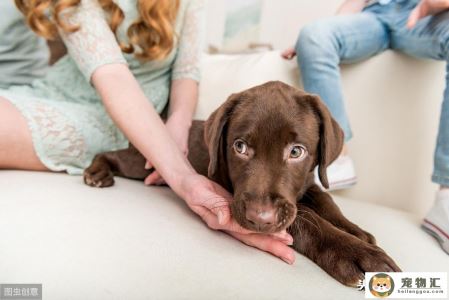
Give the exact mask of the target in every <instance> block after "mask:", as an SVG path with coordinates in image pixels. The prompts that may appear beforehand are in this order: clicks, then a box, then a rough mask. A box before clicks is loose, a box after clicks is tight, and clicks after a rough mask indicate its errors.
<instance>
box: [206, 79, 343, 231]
mask: <svg viewBox="0 0 449 300" xmlns="http://www.w3.org/2000/svg"><path fill="white" fill-rule="evenodd" d="M204 136H205V141H206V145H207V146H208V150H209V156H210V162H209V169H208V175H209V178H211V179H213V180H214V181H216V182H218V183H219V184H221V185H223V186H224V187H225V188H226V189H227V190H229V191H230V192H232V193H233V194H234V201H233V202H232V203H231V212H232V215H233V217H234V218H235V219H236V221H237V222H238V223H239V224H240V225H241V226H243V227H244V228H247V229H250V230H253V231H258V232H264V233H273V232H277V231H280V230H283V229H285V228H287V227H288V226H290V225H291V223H292V222H293V221H294V219H295V217H296V200H297V198H298V197H300V196H301V195H302V194H303V193H304V192H305V190H306V189H307V188H308V187H309V186H310V184H312V182H313V170H314V168H315V167H316V166H318V170H319V178H320V180H321V183H322V185H323V186H324V187H328V181H327V176H326V168H327V166H328V165H329V164H330V163H331V162H332V161H333V160H335V158H337V156H338V155H339V153H340V151H341V147H342V144H343V132H342V130H341V129H340V127H339V126H338V124H337V123H336V122H335V120H333V119H332V117H331V115H330V113H329V111H328V110H327V108H326V107H325V105H324V104H323V103H322V102H321V100H320V99H319V98H318V96H315V95H310V94H307V93H304V92H303V91H300V90H298V89H296V88H293V87H291V86H289V85H287V84H284V83H282V82H268V83H265V84H263V85H260V86H256V87H254V88H251V89H248V90H245V91H243V92H241V93H237V94H233V95H231V96H230V97H229V98H228V100H227V101H226V102H225V103H224V104H223V105H221V106H220V107H219V108H218V109H217V110H216V111H215V112H214V113H213V114H212V115H211V116H210V118H209V119H208V120H207V122H206V125H205V135H204Z"/></svg>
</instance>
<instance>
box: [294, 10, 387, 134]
mask: <svg viewBox="0 0 449 300" xmlns="http://www.w3.org/2000/svg"><path fill="white" fill-rule="evenodd" d="M388 46H389V33H388V31H387V30H386V28H385V27H384V25H383V24H382V23H381V22H380V21H379V20H378V18H377V17H376V15H375V14H373V13H369V12H363V13H358V14H354V15H345V16H336V17H332V18H329V19H325V20H320V21H317V22H314V23H311V24H310V25H307V26H305V27H304V28H303V29H302V30H301V32H300V34H299V38H298V41H297V44H296V52H297V58H298V65H299V68H300V71H301V76H302V80H303V84H304V89H305V90H306V91H307V92H310V93H314V94H318V95H319V96H320V97H321V98H322V99H323V101H324V102H325V103H326V104H327V106H328V108H329V110H330V111H331V113H332V115H333V117H334V118H335V119H336V120H337V122H338V123H339V125H340V126H341V127H342V129H343V131H344V133H345V141H348V140H349V139H350V138H351V137H352V132H351V128H350V125H349V120H348V118H347V115H346V111H345V107H344V101H343V93H342V87H341V80H340V70H339V64H340V63H350V62H355V61H359V60H363V59H366V58H368V57H370V56H373V55H375V54H377V53H379V52H381V51H383V50H385V49H386V48H387V47H388ZM367 80H369V78H367Z"/></svg>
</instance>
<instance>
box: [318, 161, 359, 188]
mask: <svg viewBox="0 0 449 300" xmlns="http://www.w3.org/2000/svg"><path fill="white" fill-rule="evenodd" d="M314 174H315V183H316V184H317V185H318V186H319V187H321V189H323V190H325V188H324V187H323V186H322V185H321V181H320V179H319V177H318V167H317V168H315V171H314ZM327 180H328V182H329V189H327V191H335V190H342V189H347V188H349V187H351V186H353V185H355V184H356V183H357V176H356V174H355V169H354V163H353V162H352V159H351V158H350V157H349V156H348V155H343V156H339V157H338V158H337V159H336V160H335V161H334V162H333V163H332V164H330V165H329V167H327Z"/></svg>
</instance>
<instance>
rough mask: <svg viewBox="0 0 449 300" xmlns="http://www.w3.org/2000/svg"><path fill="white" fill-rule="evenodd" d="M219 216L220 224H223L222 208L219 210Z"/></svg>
mask: <svg viewBox="0 0 449 300" xmlns="http://www.w3.org/2000/svg"><path fill="white" fill-rule="evenodd" d="M217 217H218V224H220V225H223V224H224V215H223V212H222V211H221V210H219V211H218V214H217Z"/></svg>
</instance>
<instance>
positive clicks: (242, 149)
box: [234, 140, 248, 154]
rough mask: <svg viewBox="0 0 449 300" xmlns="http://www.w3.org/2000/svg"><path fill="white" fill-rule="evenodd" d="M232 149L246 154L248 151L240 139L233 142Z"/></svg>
mask: <svg viewBox="0 0 449 300" xmlns="http://www.w3.org/2000/svg"><path fill="white" fill-rule="evenodd" d="M234 149H235V151H237V152H238V153H240V154H247V153H248V145H246V143H245V142H244V141H242V140H236V141H235V142H234Z"/></svg>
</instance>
